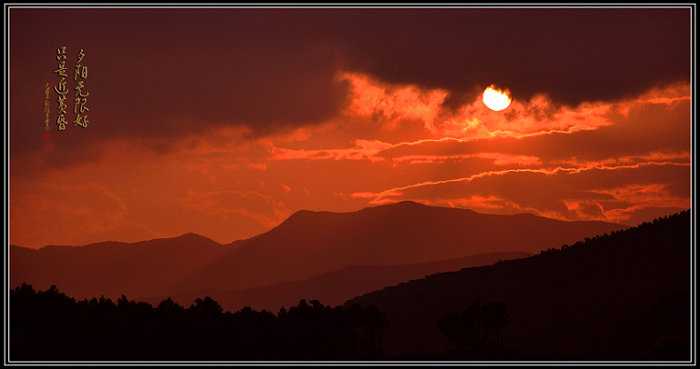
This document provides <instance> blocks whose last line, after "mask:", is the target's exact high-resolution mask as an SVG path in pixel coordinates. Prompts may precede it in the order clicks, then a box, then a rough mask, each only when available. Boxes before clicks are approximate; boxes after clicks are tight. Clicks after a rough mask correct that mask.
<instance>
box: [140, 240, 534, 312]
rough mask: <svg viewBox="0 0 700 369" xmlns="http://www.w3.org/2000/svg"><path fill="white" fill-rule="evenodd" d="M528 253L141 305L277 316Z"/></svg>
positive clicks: (350, 269)
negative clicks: (214, 306) (210, 303)
mask: <svg viewBox="0 0 700 369" xmlns="http://www.w3.org/2000/svg"><path fill="white" fill-rule="evenodd" d="M530 255H532V254H530V253H527V252H496V253H490V254H481V255H473V256H467V257H464V258H458V259H451V260H442V261H433V262H429V263H420V264H409V265H392V266H379V265H350V266H347V267H345V268H343V269H340V270H338V271H335V272H327V273H323V274H320V275H316V276H313V277H311V278H309V279H305V280H300V281H292V282H282V283H276V284H273V285H268V286H262V287H253V288H245V289H239V290H222V289H218V290H217V289H205V290H197V291H192V292H185V293H180V294H177V295H173V296H158V297H150V298H141V299H139V300H140V301H144V302H148V303H150V304H151V305H154V306H156V305H157V304H158V303H159V302H161V301H163V300H165V299H166V298H167V297H170V298H172V300H173V301H174V302H176V303H178V304H180V305H182V306H189V305H190V304H192V302H193V301H195V299H197V298H199V297H201V296H211V297H212V298H213V299H214V300H216V301H217V302H219V303H220V304H221V306H222V308H223V309H224V311H231V312H235V311H238V310H240V309H243V308H244V307H246V306H247V307H250V308H252V309H254V310H259V311H260V310H263V309H264V310H267V311H272V312H275V311H277V310H279V308H280V307H282V306H285V307H289V306H294V305H296V303H297V302H299V300H301V299H307V300H312V299H315V300H319V301H323V302H324V303H326V304H328V305H330V306H337V305H341V304H343V303H344V302H345V301H347V300H349V299H351V298H353V297H355V296H359V295H363V294H365V293H368V292H372V291H375V290H379V289H381V288H384V287H386V286H392V285H396V284H399V283H401V282H407V281H409V280H412V279H417V278H423V277H425V276H426V275H430V274H435V273H439V272H446V271H454V270H459V269H461V268H465V267H471V266H480V265H491V264H494V263H496V262H498V261H499V260H511V259H517V258H524V257H528V256H530Z"/></svg>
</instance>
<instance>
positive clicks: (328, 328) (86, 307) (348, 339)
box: [10, 284, 389, 361]
mask: <svg viewBox="0 0 700 369" xmlns="http://www.w3.org/2000/svg"><path fill="white" fill-rule="evenodd" d="M222 310H223V309H222V308H221V306H220V305H219V304H218V303H217V302H216V301H214V300H213V299H211V298H210V297H206V298H204V299H197V300H196V301H195V303H194V304H192V305H191V306H190V307H189V308H184V307H182V306H180V305H178V304H176V303H175V302H173V300H171V299H170V298H168V299H167V300H163V301H162V302H161V303H160V304H159V305H158V306H157V307H155V308H154V307H153V306H151V305H150V304H148V303H145V302H138V303H137V302H135V301H128V299H127V298H126V297H125V296H123V295H122V297H121V298H119V299H118V300H117V302H116V303H114V302H113V301H111V300H110V299H105V298H104V297H102V298H100V299H96V298H93V299H91V300H87V299H85V300H82V301H76V300H75V299H74V298H71V297H68V296H66V295H65V294H64V293H61V292H59V291H58V290H57V288H56V286H51V288H50V289H48V290H46V291H43V292H42V291H38V292H35V291H34V289H33V288H32V286H30V285H27V284H23V285H22V286H21V287H16V288H15V289H14V290H11V291H10V360H11V361H24V360H31V361H34V360H38V361H47V360H48V361H64V360H65V361H79V360H89V361H93V360H94V361H243V360H264V361H277V360H284V361H296V360H299V361H308V360H312V361H316V360H368V359H376V358H379V357H381V352H382V346H381V342H382V331H384V330H386V329H388V327H389V322H388V321H387V320H386V318H385V316H384V314H383V313H381V312H379V311H378V310H377V309H376V308H375V307H374V306H369V307H368V308H366V309H362V308H361V307H360V306H359V305H354V306H352V307H348V308H343V307H341V306H337V307H334V308H332V307H330V306H324V305H323V304H321V303H320V302H319V301H317V300H312V301H311V304H308V303H307V302H306V301H305V300H301V301H300V302H299V304H298V305H297V306H293V307H290V308H289V310H287V309H285V308H284V307H282V308H281V309H280V311H279V312H278V313H277V314H273V313H271V312H268V311H266V310H262V311H260V312H258V311H255V310H253V309H251V308H249V307H246V308H244V309H241V310H239V311H238V312H236V313H231V312H225V313H224V312H223V311H222Z"/></svg>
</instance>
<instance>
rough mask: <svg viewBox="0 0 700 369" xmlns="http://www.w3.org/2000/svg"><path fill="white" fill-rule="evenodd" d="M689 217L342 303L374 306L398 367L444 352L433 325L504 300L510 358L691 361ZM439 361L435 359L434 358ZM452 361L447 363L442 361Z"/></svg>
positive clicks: (676, 217) (386, 347) (444, 341)
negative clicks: (385, 323) (508, 319)
mask: <svg viewBox="0 0 700 369" xmlns="http://www.w3.org/2000/svg"><path fill="white" fill-rule="evenodd" d="M690 225H691V219H690V211H689V210H688V211H685V212H682V213H679V214H676V215H672V216H670V217H665V218H663V219H662V218H660V219H657V220H655V221H654V222H652V223H647V222H645V223H643V224H641V225H639V226H638V227H634V228H630V229H627V230H625V231H618V232H614V233H612V234H605V235H600V236H596V237H593V238H586V239H583V240H581V241H579V242H576V243H575V244H573V245H571V246H569V245H562V246H561V248H553V249H548V250H547V251H543V252H541V253H540V254H539V255H536V256H532V257H529V258H524V259H519V260H510V261H503V262H500V263H496V264H494V265H492V266H482V267H473V268H465V269H462V270H460V271H458V272H449V273H440V274H436V275H432V276H428V277H426V278H424V279H420V280H413V281H410V282H407V283H402V284H399V285H397V286H391V287H387V288H384V289H382V290H380V291H375V292H372V293H369V294H366V295H363V296H359V297H356V298H354V299H352V300H350V301H348V302H346V303H345V306H351V305H353V304H360V305H361V306H369V305H370V304H371V305H374V306H376V307H377V308H378V309H379V310H380V311H383V312H386V317H387V319H388V321H389V322H390V324H391V328H389V330H388V331H387V332H386V335H385V336H384V338H385V339H384V350H385V351H384V352H385V354H386V355H389V357H390V359H392V358H393V359H394V360H426V358H434V357H441V356H440V355H443V356H444V354H446V353H447V347H448V346H447V345H448V340H447V338H446V337H445V335H444V334H443V333H441V331H440V330H439V328H438V326H437V324H436V322H437V321H438V320H439V319H440V318H441V317H442V316H443V315H444V314H445V313H446V312H448V311H452V312H462V311H465V310H467V309H468V308H469V307H470V306H471V305H472V304H473V303H475V302H476V301H482V302H489V301H501V302H502V303H504V304H505V306H507V309H508V313H509V315H510V317H511V318H512V322H511V323H510V324H508V325H506V326H505V327H503V330H502V336H503V339H504V343H505V347H506V348H507V349H508V351H509V352H510V355H511V356H509V358H510V359H513V360H626V361H630V360H642V361H644V360H689V358H690V351H689V350H690V314H691V311H693V310H691V301H692V299H691V298H690V292H691V291H690V282H691V274H690V265H691V264H690V260H691V259H690V249H691V248H692V247H693V244H691V242H690V236H691V229H690ZM436 355H437V356H436ZM444 359H445V358H444V357H443V358H442V360H444Z"/></svg>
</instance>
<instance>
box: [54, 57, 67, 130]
mask: <svg viewBox="0 0 700 369" xmlns="http://www.w3.org/2000/svg"><path fill="white" fill-rule="evenodd" d="M56 54H58V55H56V60H58V69H57V70H55V71H54V73H56V74H58V76H59V77H61V80H60V81H59V82H58V86H54V88H53V89H54V91H56V93H57V94H58V100H57V101H58V118H56V125H58V130H59V131H63V130H65V129H66V118H65V114H66V108H67V107H68V106H67V105H66V104H65V103H64V102H65V100H66V94H67V93H68V88H67V87H66V77H68V75H67V74H66V47H65V46H62V47H60V48H58V50H57V51H56Z"/></svg>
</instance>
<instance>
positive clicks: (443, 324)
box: [436, 300, 512, 354]
mask: <svg viewBox="0 0 700 369" xmlns="http://www.w3.org/2000/svg"><path fill="white" fill-rule="evenodd" d="M511 321H512V319H511V318H510V316H509V315H508V312H507V309H506V306H505V304H503V303H502V302H500V301H496V302H492V303H490V304H488V305H487V306H484V307H483V308H482V307H481V301H479V300H477V301H475V302H474V303H472V305H471V306H469V308H467V309H466V310H465V311H464V312H463V313H462V314H460V315H456V314H453V313H452V312H451V311H449V310H448V311H447V312H446V313H444V314H443V315H442V316H441V317H440V319H438V320H437V322H436V324H437V326H438V329H440V332H442V333H443V334H445V335H446V336H447V340H448V341H447V342H448V343H447V352H448V353H449V354H453V353H460V352H479V351H483V349H484V344H485V343H486V342H488V343H489V345H490V346H491V347H498V348H503V347H504V345H503V326H504V325H506V324H508V323H510V322H511Z"/></svg>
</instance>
